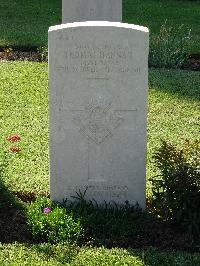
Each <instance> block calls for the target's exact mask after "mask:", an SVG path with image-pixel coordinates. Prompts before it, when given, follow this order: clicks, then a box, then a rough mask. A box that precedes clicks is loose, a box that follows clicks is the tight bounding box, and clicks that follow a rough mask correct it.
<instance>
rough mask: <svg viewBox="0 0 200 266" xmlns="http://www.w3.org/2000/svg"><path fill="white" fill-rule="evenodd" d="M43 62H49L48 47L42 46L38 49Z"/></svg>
mask: <svg viewBox="0 0 200 266" xmlns="http://www.w3.org/2000/svg"><path fill="white" fill-rule="evenodd" d="M37 50H38V53H39V55H40V59H41V61H48V46H47V45H45V46H40V47H39V48H38V49H37Z"/></svg>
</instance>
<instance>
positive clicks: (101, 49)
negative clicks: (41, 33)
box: [49, 22, 149, 208]
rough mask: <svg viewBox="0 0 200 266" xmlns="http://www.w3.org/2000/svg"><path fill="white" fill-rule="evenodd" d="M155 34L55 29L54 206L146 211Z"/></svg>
mask: <svg viewBox="0 0 200 266" xmlns="http://www.w3.org/2000/svg"><path fill="white" fill-rule="evenodd" d="M148 41H149V37H148V29H147V28H145V27H140V26H135V25H129V24H122V23H112V22H80V23H72V24H63V25H59V26H54V27H50V29H49V86H50V160H51V173H50V175H51V182H50V190H51V198H52V199H53V200H55V201H62V200H63V199H65V198H68V199H71V196H75V195H76V192H79V190H80V191H81V192H82V193H83V192H84V191H85V190H87V191H86V199H88V200H92V199H95V200H96V201H97V202H98V203H103V202H104V200H105V201H107V202H110V201H115V202H116V203H124V202H125V201H126V200H127V201H129V202H130V203H131V204H134V203H136V202H138V203H139V204H140V206H142V207H143V208H144V206H145V198H146V196H145V185H146V144H147V141H146V133H147V86H148Z"/></svg>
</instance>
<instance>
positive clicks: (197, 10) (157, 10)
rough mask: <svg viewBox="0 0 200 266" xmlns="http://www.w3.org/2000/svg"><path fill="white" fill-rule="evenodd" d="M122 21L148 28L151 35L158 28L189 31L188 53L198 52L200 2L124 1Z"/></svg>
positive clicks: (181, 0)
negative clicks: (183, 26) (179, 27)
mask: <svg viewBox="0 0 200 266" xmlns="http://www.w3.org/2000/svg"><path fill="white" fill-rule="evenodd" d="M123 7H124V8H123V21H124V22H128V23H133V24H139V25H144V26H147V27H149V29H150V33H151V34H157V33H158V32H159V30H160V26H161V25H163V24H164V22H165V21H166V20H167V25H169V26H173V27H176V26H177V27H178V26H180V25H182V24H183V25H185V29H186V31H187V29H191V30H192V31H191V34H192V36H193V37H192V40H191V44H190V46H189V52H190V53H199V51H200V25H199V23H198V21H199V17H200V1H187V0H168V1H166V0H124V6H123Z"/></svg>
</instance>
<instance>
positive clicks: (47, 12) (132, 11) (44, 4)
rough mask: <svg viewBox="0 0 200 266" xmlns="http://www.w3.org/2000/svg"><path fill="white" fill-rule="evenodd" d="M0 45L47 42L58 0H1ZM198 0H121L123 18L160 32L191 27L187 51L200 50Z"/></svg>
mask: <svg viewBox="0 0 200 266" xmlns="http://www.w3.org/2000/svg"><path fill="white" fill-rule="evenodd" d="M0 10H1V16H0V29H1V30H0V46H9V47H13V46H18V47H38V46H44V45H46V44H47V31H48V28H49V26H52V25H56V24H60V23H61V13H62V11H61V0H34V1H32V0H7V1H3V0H0ZM199 17H200V1H189V0H168V1H166V0H124V1H123V21H124V22H128V23H133V24H140V25H144V26H148V27H149V28H150V31H151V33H152V34H157V33H158V32H159V29H160V26H161V25H162V24H164V22H165V20H166V19H167V21H168V25H169V26H180V25H181V24H184V25H185V27H186V28H190V29H191V30H192V35H193V39H192V41H191V44H190V46H189V52H191V53H199V51H200V25H199V23H198V21H199Z"/></svg>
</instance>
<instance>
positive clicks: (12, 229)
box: [0, 154, 31, 243]
mask: <svg viewBox="0 0 200 266" xmlns="http://www.w3.org/2000/svg"><path fill="white" fill-rule="evenodd" d="M7 165H8V161H7V159H6V155H5V154H4V158H1V162H0V242H2V243H12V242H15V241H18V242H24V241H27V240H30V239H31V236H30V234H29V232H28V230H27V224H26V217H25V214H24V210H23V209H24V206H23V204H22V203H21V202H20V201H19V199H17V197H16V196H15V195H14V194H13V193H12V192H10V191H9V189H8V188H7V187H6V186H5V185H4V183H3V177H5V176H6V167H7Z"/></svg>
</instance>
